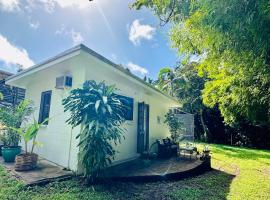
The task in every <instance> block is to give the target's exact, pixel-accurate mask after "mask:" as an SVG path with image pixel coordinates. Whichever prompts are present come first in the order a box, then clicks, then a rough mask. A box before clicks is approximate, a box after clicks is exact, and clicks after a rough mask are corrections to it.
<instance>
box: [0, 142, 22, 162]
mask: <svg viewBox="0 0 270 200" xmlns="http://www.w3.org/2000/svg"><path fill="white" fill-rule="evenodd" d="M21 151H22V149H21V147H19V146H18V147H6V146H5V147H2V155H3V158H4V161H5V162H14V160H15V157H16V155H18V154H20V153H21Z"/></svg>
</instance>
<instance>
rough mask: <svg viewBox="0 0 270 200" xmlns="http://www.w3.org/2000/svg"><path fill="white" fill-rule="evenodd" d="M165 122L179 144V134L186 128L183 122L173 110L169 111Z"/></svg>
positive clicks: (174, 141)
mask: <svg viewBox="0 0 270 200" xmlns="http://www.w3.org/2000/svg"><path fill="white" fill-rule="evenodd" d="M164 123H166V124H167V125H168V126H169V130H170V133H171V138H172V141H173V143H174V144H176V145H178V143H179V140H178V139H179V136H180V133H181V131H182V130H183V129H184V128H183V126H184V124H183V122H182V121H181V120H180V119H179V118H177V117H176V116H175V115H174V114H173V113H172V111H169V112H168V113H167V114H166V115H165V121H164Z"/></svg>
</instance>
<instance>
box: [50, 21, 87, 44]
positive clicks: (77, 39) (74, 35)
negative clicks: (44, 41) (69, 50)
mask: <svg viewBox="0 0 270 200" xmlns="http://www.w3.org/2000/svg"><path fill="white" fill-rule="evenodd" d="M55 34H56V35H64V36H67V37H69V38H70V39H71V40H72V43H73V45H77V44H80V43H82V42H83V41H84V38H83V36H82V34H81V32H77V31H75V30H74V29H73V28H72V29H70V30H68V29H67V28H66V27H65V26H64V25H62V26H61V28H60V29H59V30H57V31H56V32H55Z"/></svg>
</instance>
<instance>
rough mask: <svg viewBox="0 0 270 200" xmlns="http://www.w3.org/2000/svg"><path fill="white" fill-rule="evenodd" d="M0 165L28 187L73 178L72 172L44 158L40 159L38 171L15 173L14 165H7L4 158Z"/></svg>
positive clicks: (1, 159) (0, 159)
mask: <svg viewBox="0 0 270 200" xmlns="http://www.w3.org/2000/svg"><path fill="white" fill-rule="evenodd" d="M0 165H1V166H3V167H5V168H6V170H7V171H8V173H10V174H11V175H12V176H13V177H15V178H16V179H18V180H20V181H22V182H23V183H24V184H25V185H26V186H33V185H43V184H47V183H49V182H52V181H55V180H66V179H69V178H71V177H72V176H73V172H72V171H67V170H63V167H61V166H59V165H56V164H54V163H52V162H50V161H48V160H46V159H44V158H39V160H38V167H37V168H36V169H34V170H31V171H26V172H17V171H15V170H14V163H5V162H4V160H3V157H0Z"/></svg>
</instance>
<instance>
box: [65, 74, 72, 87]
mask: <svg viewBox="0 0 270 200" xmlns="http://www.w3.org/2000/svg"><path fill="white" fill-rule="evenodd" d="M65 86H66V87H72V77H71V76H66V83H65Z"/></svg>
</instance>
